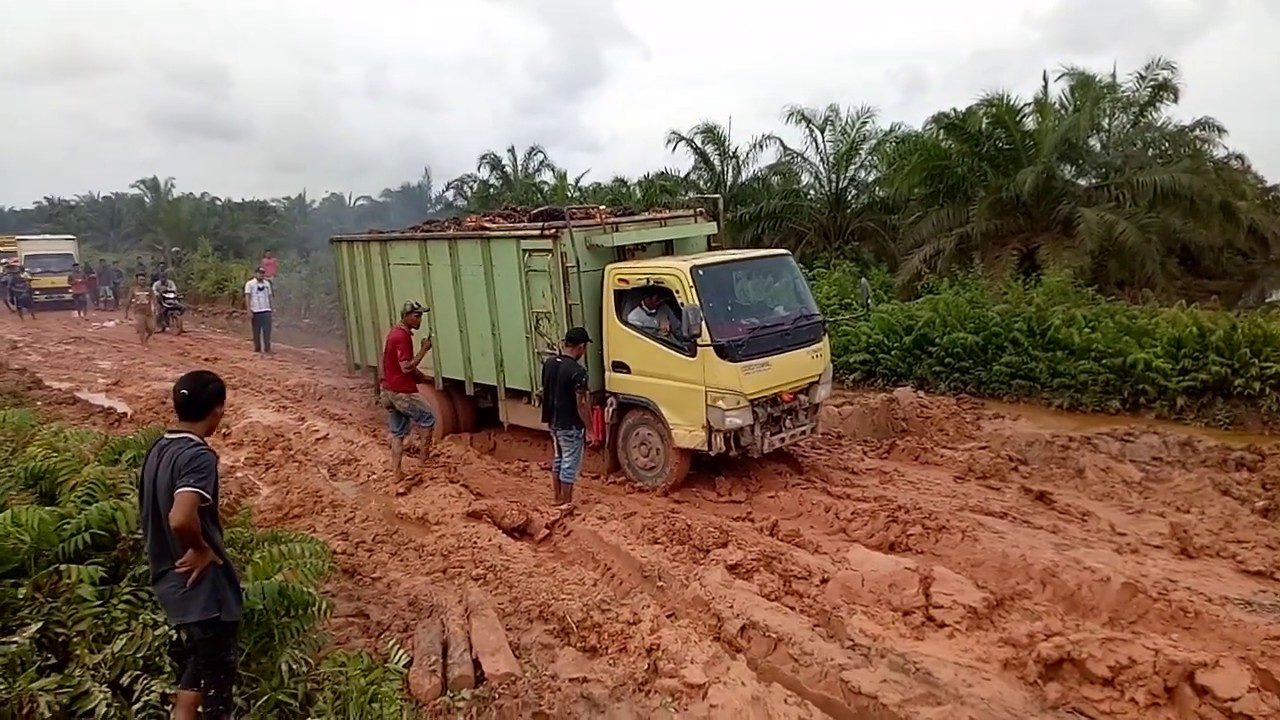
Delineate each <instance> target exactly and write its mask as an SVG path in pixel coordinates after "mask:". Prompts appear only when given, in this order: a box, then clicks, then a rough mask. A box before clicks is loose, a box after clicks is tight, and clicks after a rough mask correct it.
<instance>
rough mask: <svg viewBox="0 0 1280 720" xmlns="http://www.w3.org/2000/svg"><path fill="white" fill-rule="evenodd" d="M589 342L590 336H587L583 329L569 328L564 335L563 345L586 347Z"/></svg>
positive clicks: (585, 330)
mask: <svg viewBox="0 0 1280 720" xmlns="http://www.w3.org/2000/svg"><path fill="white" fill-rule="evenodd" d="M589 342H591V336H590V335H589V334H587V329H586V328H584V327H571V328H569V332H567V333H565V334H564V344H565V345H586V344H587V343H589Z"/></svg>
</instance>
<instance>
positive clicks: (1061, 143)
mask: <svg viewBox="0 0 1280 720" xmlns="http://www.w3.org/2000/svg"><path fill="white" fill-rule="evenodd" d="M1179 88H1180V85H1179V77H1178V75H1177V68H1176V67H1174V66H1173V65H1172V64H1169V63H1166V62H1164V61H1153V62H1152V63H1150V64H1148V65H1147V66H1145V67H1144V68H1142V69H1141V70H1139V71H1138V72H1136V73H1134V74H1133V75H1131V76H1130V77H1129V78H1126V79H1123V80H1121V79H1119V78H1117V77H1115V76H1114V75H1112V76H1100V75H1095V74H1090V73H1086V72H1084V71H1081V70H1078V69H1071V68H1069V69H1066V70H1063V71H1062V72H1060V73H1059V74H1058V75H1057V77H1056V78H1055V79H1054V80H1053V81H1051V80H1050V79H1049V77H1048V75H1047V74H1046V76H1045V77H1044V79H1043V83H1042V86H1041V88H1040V90H1039V92H1038V93H1036V95H1035V96H1034V97H1032V98H1031V99H1029V100H1023V99H1021V98H1018V97H1015V96H1012V95H1008V94H1004V93H993V94H990V95H987V96H985V97H983V98H981V99H980V100H979V101H978V102H976V103H975V104H973V105H971V106H970V107H967V108H964V109H962V110H952V111H947V112H943V113H939V114H937V115H935V116H934V117H933V118H931V119H930V120H929V121H928V122H927V123H926V124H925V127H924V128H923V130H922V131H921V132H919V133H917V134H915V135H913V136H911V137H910V138H908V139H906V140H905V141H904V142H902V143H900V144H898V145H897V147H895V148H894V156H893V157H892V158H891V159H890V161H889V162H890V164H891V166H892V167H893V168H894V170H893V172H892V177H891V178H889V180H890V181H891V187H892V190H893V191H894V192H895V194H896V197H897V198H898V199H899V200H900V201H902V202H904V203H905V206H906V208H907V211H906V213H905V214H904V216H903V234H902V237H901V245H902V249H903V251H904V252H905V254H906V261H905V262H904V264H903V266H902V270H901V273H900V276H899V277H900V281H901V282H902V284H903V285H904V287H911V286H914V285H915V284H917V283H918V282H919V281H920V280H922V279H924V278H926V277H928V276H930V275H938V274H947V273H949V272H953V271H957V270H969V269H973V268H981V269H985V270H986V271H988V272H990V273H993V274H997V275H1000V274H1008V273H1010V272H1015V271H1018V272H1023V273H1034V272H1038V271H1039V270H1041V269H1045V268H1051V267H1057V268H1062V269H1066V270H1070V271H1073V272H1075V273H1076V274H1077V275H1078V276H1079V277H1082V278H1084V279H1086V280H1087V281H1089V282H1090V283H1092V284H1095V285H1097V286H1099V287H1102V288H1104V289H1106V290H1110V291H1113V292H1123V291H1126V290H1130V289H1134V288H1151V289H1154V290H1157V291H1161V290H1170V289H1172V288H1173V287H1174V285H1175V283H1177V282H1178V281H1179V280H1180V279H1182V278H1183V277H1184V276H1185V275H1186V271H1187V269H1188V268H1189V267H1192V266H1201V265H1205V264H1206V263H1209V262H1211V261H1212V258H1211V256H1212V255H1213V254H1214V253H1219V254H1221V253H1222V252H1223V251H1224V250H1226V249H1228V248H1238V247H1239V246H1241V245H1243V244H1247V243H1250V242H1252V243H1255V244H1256V243H1257V242H1258V241H1259V239H1261V241H1262V242H1264V243H1265V242H1269V239H1267V238H1266V237H1265V236H1266V234H1267V232H1268V231H1267V230H1266V226H1265V223H1261V222H1258V220H1260V218H1255V217H1253V215H1254V211H1253V209H1252V207H1251V205H1250V204H1249V203H1244V204H1241V202H1239V201H1240V199H1241V198H1242V195H1241V193H1242V190H1244V188H1245V187H1246V185H1247V183H1243V182H1242V181H1241V179H1240V178H1239V176H1238V173H1236V172H1234V171H1231V170H1230V169H1229V168H1230V165H1229V163H1228V158H1226V157H1224V156H1223V155H1222V152H1221V148H1222V144H1221V138H1222V134H1221V131H1220V128H1219V126H1218V125H1217V124H1216V123H1215V122H1213V121H1212V120H1209V119H1205V118H1202V119H1197V120H1194V121H1191V122H1188V123H1181V122H1178V121H1176V120H1174V119H1172V118H1171V117H1170V116H1169V114H1168V113H1169V110H1170V108H1171V107H1172V104H1173V103H1174V102H1176V101H1177V99H1178V92H1179ZM1259 236H1261V238H1260V237H1259Z"/></svg>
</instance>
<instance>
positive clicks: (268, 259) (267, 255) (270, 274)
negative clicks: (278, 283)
mask: <svg viewBox="0 0 1280 720" xmlns="http://www.w3.org/2000/svg"><path fill="white" fill-rule="evenodd" d="M279 269H280V266H279V263H278V261H277V260H276V258H275V256H274V255H272V254H271V251H270V250H267V251H266V252H264V253H262V272H263V273H264V274H265V275H266V276H267V279H268V280H274V279H275V277H276V271H277V270H279Z"/></svg>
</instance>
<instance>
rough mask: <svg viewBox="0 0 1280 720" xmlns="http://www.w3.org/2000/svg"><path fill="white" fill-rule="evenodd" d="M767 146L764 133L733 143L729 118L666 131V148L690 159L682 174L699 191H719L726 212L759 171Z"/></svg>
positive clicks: (731, 122) (729, 210)
mask: <svg viewBox="0 0 1280 720" xmlns="http://www.w3.org/2000/svg"><path fill="white" fill-rule="evenodd" d="M768 146H769V141H768V138H766V137H754V138H751V139H750V140H748V141H747V144H746V145H739V144H736V143H735V142H734V141H733V121H732V120H730V121H729V122H728V124H725V125H721V124H720V123H717V122H712V121H710V120H704V121H702V122H700V123H698V124H697V125H694V126H693V127H692V128H690V129H689V130H688V131H687V132H680V131H677V130H671V131H669V132H667V149H668V150H670V151H671V152H673V153H674V152H683V153H685V154H686V155H688V156H689V158H690V160H691V161H692V165H691V167H690V168H689V172H688V173H687V175H686V177H687V178H688V179H689V181H690V183H691V184H692V185H693V186H694V187H696V188H697V189H698V190H699V191H700V192H703V193H710V194H717V195H723V196H724V199H725V205H726V207H727V208H728V209H727V210H726V212H729V213H730V214H732V213H733V211H734V210H735V209H736V208H737V206H738V202H737V201H738V200H740V199H741V193H742V191H743V189H744V188H745V187H746V186H747V184H748V183H750V182H751V181H752V179H753V178H755V177H756V176H757V175H758V174H759V173H760V172H761V169H762V168H761V165H760V159H761V157H762V156H763V155H764V152H765V151H766V150H767V149H768Z"/></svg>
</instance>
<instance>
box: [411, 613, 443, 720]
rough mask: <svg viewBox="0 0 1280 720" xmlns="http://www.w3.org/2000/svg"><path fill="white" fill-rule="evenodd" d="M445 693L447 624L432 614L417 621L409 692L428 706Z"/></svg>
mask: <svg viewBox="0 0 1280 720" xmlns="http://www.w3.org/2000/svg"><path fill="white" fill-rule="evenodd" d="M443 693H444V626H443V625H442V624H441V622H440V618H439V616H436V615H432V616H430V617H428V618H427V619H425V620H423V621H422V622H420V623H418V627H417V629H416V630H415V631H414V633H413V665H412V666H411V667H410V668H409V694H411V695H413V697H414V699H415V700H417V701H418V702H420V703H422V704H424V705H427V704H430V703H433V702H435V701H436V700H437V699H439V697H440V696H441V695H442V694H443Z"/></svg>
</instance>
